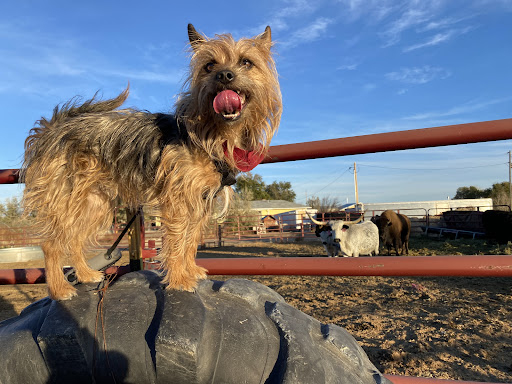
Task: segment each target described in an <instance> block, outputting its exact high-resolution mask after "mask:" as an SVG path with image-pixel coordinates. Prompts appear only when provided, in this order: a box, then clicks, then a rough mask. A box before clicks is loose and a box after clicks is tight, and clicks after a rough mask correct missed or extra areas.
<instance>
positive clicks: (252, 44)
mask: <svg viewBox="0 0 512 384" xmlns="http://www.w3.org/2000/svg"><path fill="white" fill-rule="evenodd" d="M188 35H189V40H190V46H191V52H192V58H191V63H190V71H189V77H188V80H187V82H186V85H187V86H188V87H189V88H188V89H187V90H185V91H184V92H183V93H182V97H181V98H180V99H179V100H178V103H177V113H178V114H179V115H180V116H181V118H184V119H185V120H186V122H187V129H188V131H189V135H190V137H191V138H192V140H193V141H194V142H195V143H196V144H197V145H200V146H201V147H203V148H204V149H205V150H206V151H207V152H208V153H209V154H210V155H211V156H213V157H215V158H218V159H219V158H225V159H226V160H227V161H228V163H230V164H231V165H233V166H234V167H235V166H236V167H237V168H239V169H240V170H243V171H244V170H246V169H242V168H243V167H242V168H241V167H240V161H242V162H243V161H244V160H248V161H249V162H250V161H251V159H252V158H257V157H260V159H259V160H261V159H262V158H263V156H264V155H265V154H266V152H267V150H268V147H269V145H270V140H271V139H272V136H273V135H274V134H275V132H276V131H277V128H278V126H279V121H280V118H281V109H282V107H281V92H280V89H279V83H278V80H277V72H276V69H275V64H274V60H273V58H272V52H271V47H272V40H271V32H270V27H267V28H266V29H265V31H264V32H263V33H262V34H260V35H258V36H256V37H254V38H250V39H248V38H242V39H240V40H238V41H236V40H234V39H233V37H232V36H231V35H229V34H224V35H218V36H216V38H214V39H210V38H207V37H206V36H203V35H201V34H200V33H198V32H197V31H196V30H195V28H194V27H193V26H192V24H189V26H188Z"/></svg>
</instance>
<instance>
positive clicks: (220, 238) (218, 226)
mask: <svg viewBox="0 0 512 384" xmlns="http://www.w3.org/2000/svg"><path fill="white" fill-rule="evenodd" d="M217 236H218V239H219V245H218V246H219V247H221V246H222V226H221V225H220V224H219V225H217Z"/></svg>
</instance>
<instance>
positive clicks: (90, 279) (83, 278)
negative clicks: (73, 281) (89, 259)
mask: <svg viewBox="0 0 512 384" xmlns="http://www.w3.org/2000/svg"><path fill="white" fill-rule="evenodd" d="M76 277H77V278H78V281H80V282H81V283H99V282H100V281H102V280H103V279H104V278H105V274H104V273H103V272H101V271H95V270H93V269H90V270H88V271H80V272H79V271H77V272H76Z"/></svg>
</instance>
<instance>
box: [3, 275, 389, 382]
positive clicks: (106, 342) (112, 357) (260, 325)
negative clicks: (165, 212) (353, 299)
mask: <svg viewBox="0 0 512 384" xmlns="http://www.w3.org/2000/svg"><path fill="white" fill-rule="evenodd" d="M77 288H78V290H79V294H78V296H76V297H74V298H73V299H72V300H68V301H60V302H59V301H53V300H50V299H49V298H45V299H42V300H39V301H37V302H35V303H33V304H32V305H30V306H28V307H27V308H25V309H24V310H23V312H22V313H21V314H20V315H19V316H18V317H14V318H11V319H8V320H5V321H3V322H1V323H0V356H2V364H0V383H1V384H26V383H33V384H36V383H68V382H72V383H77V384H78V383H93V382H94V383H137V384H144V383H184V384H195V383H197V384H202V383H223V384H225V383H233V384H241V383H248V384H252V383H268V384H270V383H288V384H292V383H294V384H295V383H304V384H316V383H319V384H320V383H322V384H323V383H343V384H345V383H346V384H358V383H368V384H381V383H382V384H390V383H391V382H390V381H389V380H388V379H386V378H385V377H383V376H382V375H381V373H380V372H379V371H378V370H377V369H376V368H375V366H374V365H373V364H372V363H371V362H370V361H369V360H368V357H367V356H366V354H365V353H364V351H363V349H362V348H361V347H360V346H359V345H358V344H357V342H356V340H355V339H354V338H353V337H352V336H351V335H350V334H349V333H348V332H347V331H346V330H344V329H343V328H341V327H338V326H335V325H326V324H322V323H320V322H319V321H317V320H315V319H314V318H312V317H310V316H308V315H306V314H304V313H303V312H301V311H299V310H297V309H295V308H293V307H292V306H290V305H288V304H286V302H285V300H284V299H283V298H282V297H281V296H280V295H279V294H277V293H276V292H275V291H273V290H271V289H270V288H268V287H266V286H264V285H261V284H258V283H255V282H252V281H249V280H243V279H231V280H228V281H226V282H220V281H211V280H205V281H202V282H201V283H200V285H199V287H198V289H197V292H196V293H189V292H179V291H171V290H169V291H168V290H164V289H162V286H161V283H160V278H159V277H158V275H157V274H155V273H153V272H150V271H140V272H132V273H129V274H127V275H124V276H121V277H120V278H119V279H117V280H116V281H115V282H114V283H113V284H111V285H110V287H109V288H108V290H107V291H106V294H105V295H104V297H103V301H101V300H100V299H101V297H102V294H99V293H98V292H97V290H96V287H95V286H92V285H85V284H81V285H78V286H77Z"/></svg>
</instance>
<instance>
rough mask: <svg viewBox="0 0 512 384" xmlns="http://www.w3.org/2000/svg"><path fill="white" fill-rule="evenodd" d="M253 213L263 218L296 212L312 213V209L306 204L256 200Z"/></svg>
mask: <svg viewBox="0 0 512 384" xmlns="http://www.w3.org/2000/svg"><path fill="white" fill-rule="evenodd" d="M250 203H251V211H254V212H257V214H259V215H260V216H261V217H264V216H268V215H270V216H276V215H277V214H279V213H284V212H290V211H296V212H297V213H298V214H301V213H302V214H305V213H306V211H309V212H311V207H309V206H307V205H304V204H297V203H292V202H290V201H286V200H254V201H251V202H250Z"/></svg>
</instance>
